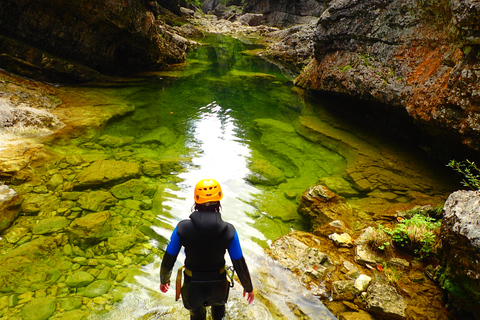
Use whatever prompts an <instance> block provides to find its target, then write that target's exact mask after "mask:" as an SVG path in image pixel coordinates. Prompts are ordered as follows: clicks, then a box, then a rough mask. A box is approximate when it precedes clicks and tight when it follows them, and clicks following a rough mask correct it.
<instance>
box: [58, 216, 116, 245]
mask: <svg viewBox="0 0 480 320" xmlns="http://www.w3.org/2000/svg"><path fill="white" fill-rule="evenodd" d="M110 219H111V214H110V212H109V211H102V212H95V213H90V214H87V215H86V216H84V217H81V218H77V219H75V220H73V221H72V223H71V224H70V226H69V228H68V229H67V232H68V233H69V235H70V239H71V241H72V243H74V244H76V245H78V246H79V247H81V248H84V249H85V248H87V247H88V246H91V245H95V244H97V243H99V242H101V241H103V240H106V239H107V238H108V237H109V236H110V235H111V232H112V226H111V223H110Z"/></svg>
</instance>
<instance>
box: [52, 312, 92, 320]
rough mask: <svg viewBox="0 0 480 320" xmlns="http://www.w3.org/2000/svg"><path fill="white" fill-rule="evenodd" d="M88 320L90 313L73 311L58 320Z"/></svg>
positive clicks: (65, 313) (63, 314)
mask: <svg viewBox="0 0 480 320" xmlns="http://www.w3.org/2000/svg"><path fill="white" fill-rule="evenodd" d="M85 319H88V312H87V311H83V310H71V311H66V312H64V313H62V315H61V316H60V317H59V318H58V320H85Z"/></svg>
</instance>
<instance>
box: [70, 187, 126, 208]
mask: <svg viewBox="0 0 480 320" xmlns="http://www.w3.org/2000/svg"><path fill="white" fill-rule="evenodd" d="M78 203H79V204H80V207H81V208H82V209H85V210H90V211H104V210H105V209H107V208H109V207H111V206H113V205H115V204H116V203H117V199H116V198H115V197H114V196H113V195H112V194H111V193H110V192H108V191H91V192H85V193H84V194H82V195H81V196H80V197H79V198H78Z"/></svg>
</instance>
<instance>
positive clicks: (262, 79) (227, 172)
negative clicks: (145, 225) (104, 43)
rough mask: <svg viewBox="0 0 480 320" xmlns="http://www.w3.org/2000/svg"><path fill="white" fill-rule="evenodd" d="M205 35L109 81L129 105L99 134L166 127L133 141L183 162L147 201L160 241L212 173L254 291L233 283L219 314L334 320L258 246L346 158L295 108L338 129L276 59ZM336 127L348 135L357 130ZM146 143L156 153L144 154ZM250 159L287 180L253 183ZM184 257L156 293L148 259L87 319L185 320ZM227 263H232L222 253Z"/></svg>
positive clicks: (282, 229) (297, 222) (338, 172)
mask: <svg viewBox="0 0 480 320" xmlns="http://www.w3.org/2000/svg"><path fill="white" fill-rule="evenodd" d="M206 42H207V43H209V45H207V46H203V47H200V48H198V49H196V50H194V51H193V52H192V53H191V54H190V55H189V58H188V60H187V63H186V64H185V65H180V66H174V67H173V68H172V70H169V71H165V72H158V73H153V74H149V75H146V78H139V80H137V82H132V83H130V84H128V85H127V86H126V88H123V89H118V93H119V95H122V94H123V95H125V99H126V100H127V101H128V102H129V103H132V104H134V105H135V108H136V110H135V112H134V113H133V114H131V115H129V116H127V117H124V118H122V119H120V120H118V121H116V122H112V123H110V124H109V125H108V127H107V128H106V134H109V135H112V136H118V137H122V136H133V137H135V139H137V141H141V140H138V139H141V137H143V136H145V135H149V134H150V133H151V132H153V131H155V130H165V131H162V132H166V134H165V135H166V136H168V135H169V134H170V135H171V136H172V138H171V139H170V140H168V141H164V142H162V145H158V146H157V145H150V146H149V147H148V148H147V147H146V146H143V145H141V146H140V147H139V148H144V149H145V150H143V151H142V150H137V151H138V152H146V153H148V156H149V157H152V156H153V157H156V156H158V157H159V158H161V159H162V158H178V159H183V162H184V169H183V170H181V171H180V172H178V173H177V174H175V176H174V179H172V180H170V181H162V182H161V183H162V184H163V186H165V185H166V186H167V187H166V189H164V190H163V198H162V203H161V204H160V205H157V206H154V214H155V215H156V219H157V220H156V223H154V226H153V227H152V228H153V229H154V230H155V232H156V233H157V234H158V235H160V236H161V238H163V239H165V240H164V241H163V242H161V243H160V242H156V241H153V240H152V244H153V245H155V246H159V247H160V248H161V249H164V248H165V246H166V243H167V239H169V238H170V235H171V232H172V230H173V228H174V227H175V226H176V224H177V223H178V222H179V221H181V220H182V219H187V218H188V216H189V215H190V213H191V211H192V205H193V203H194V201H193V187H194V186H195V184H196V183H197V182H198V181H199V180H201V179H205V178H213V179H216V180H217V181H219V183H220V184H221V186H222V189H223V192H224V198H223V200H222V202H221V203H222V207H223V209H222V215H223V219H224V220H225V221H228V222H230V223H232V224H233V225H234V226H235V228H236V229H237V231H238V233H239V236H240V241H241V245H242V248H243V251H244V255H245V257H246V261H247V263H248V266H249V268H250V271H251V274H252V278H253V283H254V288H255V291H256V300H255V301H254V303H253V304H251V305H248V304H247V302H246V301H245V299H244V298H243V297H242V293H243V289H242V287H241V285H240V284H239V283H236V284H235V287H234V288H233V289H232V290H231V294H230V299H229V302H228V304H227V319H262V320H264V319H298V318H299V317H301V318H304V319H335V317H334V316H333V315H332V314H331V313H330V312H329V311H328V310H327V309H326V308H325V307H324V306H323V304H322V303H321V302H320V300H319V298H318V297H315V296H313V295H312V294H311V293H310V292H309V291H307V290H306V289H305V288H303V287H302V285H301V284H300V281H299V280H297V279H296V278H295V277H294V276H293V275H292V274H291V273H290V272H289V271H287V270H285V269H284V268H282V267H280V266H279V265H278V264H276V263H275V261H273V260H272V259H270V258H269V257H267V256H266V255H265V253H264V251H263V247H264V246H266V245H268V244H269V243H271V241H274V240H275V239H276V238H278V237H279V236H281V235H283V234H287V233H288V232H289V231H290V230H291V229H300V230H301V229H302V228H303V227H304V226H303V222H302V219H301V218H300V217H299V216H298V214H297V213H296V208H297V205H298V204H297V203H296V202H295V200H294V199H295V197H297V198H298V195H301V194H302V193H303V191H304V190H305V189H306V188H307V187H308V186H311V185H315V184H317V183H318V181H320V180H321V179H322V178H329V179H332V180H333V181H340V182H342V181H344V180H343V177H344V176H345V170H346V160H345V157H344V156H340V155H339V154H341V152H337V151H336V150H332V146H333V145H328V147H325V146H322V145H320V144H316V143H313V142H312V141H309V140H307V139H305V138H303V137H301V136H300V135H298V134H297V133H296V132H295V130H294V129H293V128H294V124H295V123H296V122H298V119H299V118H300V117H301V116H305V115H307V116H310V115H314V116H315V117H318V119H320V120H319V121H323V122H322V125H321V127H324V128H330V129H329V130H330V132H332V133H333V134H334V133H335V132H340V131H341V129H339V128H341V125H339V124H337V123H336V122H334V121H335V120H332V118H331V117H330V118H329V116H328V115H327V114H326V113H320V112H312V106H311V105H310V104H308V103H307V102H306V101H305V100H304V96H302V95H301V94H298V93H297V92H296V91H295V88H294V87H293V85H292V82H291V79H288V78H286V77H285V76H284V74H282V72H281V70H280V69H279V68H278V67H276V66H274V65H272V64H270V63H267V62H266V61H264V60H262V59H260V58H258V57H256V56H252V55H249V54H248V52H246V50H252V49H256V48H258V47H257V46H255V45H246V44H243V43H241V42H240V41H237V40H234V39H232V38H228V37H222V36H211V37H210V38H209V39H207V40H206ZM113 90H117V89H115V88H114V89H113ZM122 90H123V91H122ZM319 108H320V107H319ZM257 119H263V120H261V121H260V122H256V120H257ZM340 134H342V135H343V134H345V136H347V137H349V139H352V138H351V137H352V136H355V135H356V133H351V132H347V133H341V132H340ZM354 139H356V138H354ZM333 140H335V141H336V140H337V139H333ZM370 143H373V146H370V145H369V147H368V148H371V149H372V150H377V151H376V152H377V154H380V155H381V154H386V153H384V151H383V150H382V149H381V148H390V146H388V143H387V144H385V145H384V144H383V143H378V142H375V141H373V140H372V141H371V142H370V141H368V142H365V141H360V140H358V143H357V141H354V145H355V146H357V145H358V146H362V145H363V146H367V144H370ZM152 150H156V151H153V154H152ZM362 151H365V152H368V151H367V150H362ZM347 153H348V151H347ZM387 153H388V152H387ZM258 158H262V159H265V158H266V159H268V161H270V163H272V164H274V165H276V166H277V167H279V168H281V169H282V171H283V173H284V174H285V177H286V179H287V180H288V183H283V184H280V185H278V186H267V187H262V189H260V187H255V186H254V185H252V184H250V183H248V180H249V179H247V177H248V176H249V175H250V174H251V173H252V172H251V171H250V169H249V168H250V166H249V164H250V162H251V161H252V159H258ZM387 162H388V161H387ZM378 163H381V162H377V163H375V165H377V164H378ZM399 165H401V164H399ZM412 166H414V165H413V164H412ZM379 169H381V168H379ZM420 171H421V170H420ZM425 174H427V173H426V172H425ZM167 180H168V179H167ZM292 194H293V196H292ZM287 195H288V197H287ZM280 217H281V218H280ZM183 260H184V256H183V253H181V254H180V255H179V257H178V259H177V264H176V266H175V269H174V273H173V275H172V286H171V289H170V291H169V292H168V293H167V294H162V293H160V292H159V267H160V262H161V258H160V257H157V259H156V261H155V262H153V263H151V264H149V265H147V266H144V267H143V269H142V272H141V273H140V274H139V275H138V276H136V277H135V281H134V282H133V283H129V286H130V287H131V289H132V291H131V292H130V293H128V294H126V296H125V297H124V298H123V300H122V302H121V303H119V304H118V305H115V306H114V307H113V309H111V310H109V311H108V312H102V314H101V315H99V316H98V315H95V316H93V317H92V318H93V319H187V318H188V312H187V311H186V310H185V309H184V308H183V305H182V303H181V301H177V302H176V301H175V298H174V295H175V293H174V291H175V285H174V276H175V274H176V269H177V268H178V267H180V266H181V265H182V263H183ZM227 263H228V264H230V263H231V262H230V260H229V259H228V258H227Z"/></svg>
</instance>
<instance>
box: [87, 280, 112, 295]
mask: <svg viewBox="0 0 480 320" xmlns="http://www.w3.org/2000/svg"><path fill="white" fill-rule="evenodd" d="M110 287H111V284H110V282H108V281H107V280H96V281H94V282H92V283H90V284H89V285H88V286H87V287H86V288H85V291H84V292H83V295H84V296H85V297H87V298H95V297H98V296H101V295H102V294H105V293H107V292H108V290H110Z"/></svg>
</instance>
